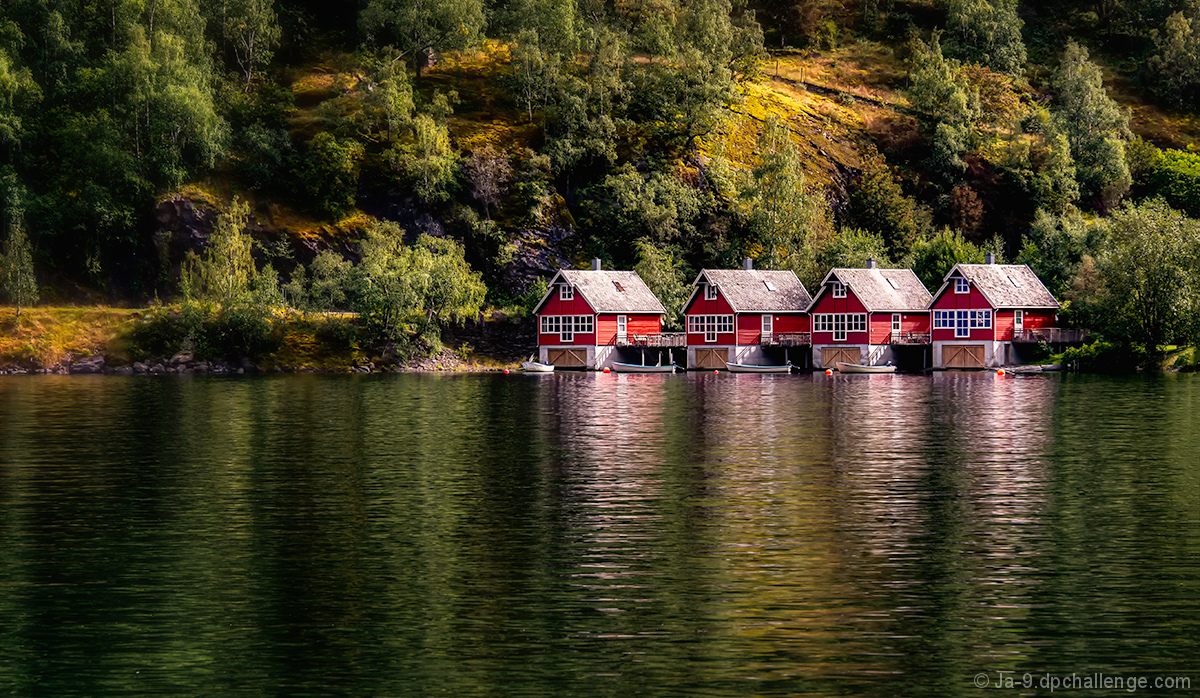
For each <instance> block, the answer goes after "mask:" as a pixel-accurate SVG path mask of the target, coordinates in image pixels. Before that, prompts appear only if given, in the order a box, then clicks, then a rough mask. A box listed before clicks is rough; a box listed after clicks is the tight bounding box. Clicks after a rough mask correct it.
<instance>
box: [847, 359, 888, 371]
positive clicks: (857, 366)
mask: <svg viewBox="0 0 1200 698" xmlns="http://www.w3.org/2000/svg"><path fill="white" fill-rule="evenodd" d="M837 370H838V373H895V372H896V367H895V366H893V365H891V364H888V365H886V366H864V365H863V364H845V363H842V362H841V361H839V362H837Z"/></svg>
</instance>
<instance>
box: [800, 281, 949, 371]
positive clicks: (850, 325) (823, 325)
mask: <svg viewBox="0 0 1200 698" xmlns="http://www.w3.org/2000/svg"><path fill="white" fill-rule="evenodd" d="M930 300H931V296H930V295H929V291H928V290H927V289H926V288H925V285H924V284H922V283H921V280H920V279H918V278H917V275H916V274H914V273H913V272H912V270H910V269H880V268H878V267H876V266H875V263H874V262H873V261H869V262H868V263H867V268H866V269H831V270H830V272H829V273H828V274H827V275H826V276H825V280H824V281H822V282H821V288H820V289H819V290H818V291H817V297H816V299H814V300H813V303H812V305H811V306H810V307H809V309H808V312H809V315H810V316H811V318H812V343H813V363H814V365H816V366H824V367H830V366H833V365H834V364H836V363H837V362H839V361H841V362H845V363H852V364H864V363H865V364H869V365H872V366H874V365H878V364H883V363H886V362H888V361H893V360H895V355H894V352H893V349H892V348H893V346H895V345H901V344H924V343H926V342H928V341H929V310H928V306H929V301H930Z"/></svg>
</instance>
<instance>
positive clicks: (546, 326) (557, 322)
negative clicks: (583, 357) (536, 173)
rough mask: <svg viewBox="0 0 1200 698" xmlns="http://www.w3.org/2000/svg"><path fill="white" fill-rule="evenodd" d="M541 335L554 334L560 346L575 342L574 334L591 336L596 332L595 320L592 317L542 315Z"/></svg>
mask: <svg viewBox="0 0 1200 698" xmlns="http://www.w3.org/2000/svg"><path fill="white" fill-rule="evenodd" d="M538 329H540V330H541V333H542V334H556V335H558V341H559V342H560V343H562V344H570V343H572V342H574V341H575V335H576V334H591V333H593V332H595V331H596V318H595V316H593V315H543V316H542V319H541V327H540V328H538Z"/></svg>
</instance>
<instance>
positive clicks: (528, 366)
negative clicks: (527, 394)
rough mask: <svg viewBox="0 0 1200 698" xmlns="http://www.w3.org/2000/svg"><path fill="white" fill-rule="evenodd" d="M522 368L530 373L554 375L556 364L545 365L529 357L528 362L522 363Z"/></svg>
mask: <svg viewBox="0 0 1200 698" xmlns="http://www.w3.org/2000/svg"><path fill="white" fill-rule="evenodd" d="M521 368H522V369H523V370H525V371H527V372H529V373H554V364H544V363H542V362H540V361H534V360H533V357H532V356H531V357H529V360H528V361H522V362H521Z"/></svg>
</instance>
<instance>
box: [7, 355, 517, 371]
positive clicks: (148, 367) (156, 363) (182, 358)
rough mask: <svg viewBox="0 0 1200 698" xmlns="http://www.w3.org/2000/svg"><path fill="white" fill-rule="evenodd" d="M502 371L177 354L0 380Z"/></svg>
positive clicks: (467, 364) (449, 363) (453, 358)
mask: <svg viewBox="0 0 1200 698" xmlns="http://www.w3.org/2000/svg"><path fill="white" fill-rule="evenodd" d="M504 370H506V367H505V366H494V365H485V364H482V363H480V362H478V361H472V360H469V359H464V358H463V357H461V356H459V355H458V354H457V353H455V352H453V351H449V350H446V351H443V352H442V353H441V354H438V355H435V356H432V357H426V358H422V359H415V360H412V361H407V362H403V363H392V364H376V363H374V362H367V363H365V364H360V365H353V366H344V367H339V368H312V367H309V366H295V367H281V366H272V367H262V366H256V365H254V364H253V363H251V362H250V361H249V360H247V359H243V360H242V361H240V362H229V361H220V360H217V361H214V360H209V359H201V358H197V357H195V356H193V355H192V354H191V353H189V352H183V351H181V352H178V353H177V354H175V355H174V356H171V357H160V358H158V359H153V360H147V361H135V362H133V363H132V364H127V363H108V361H107V360H106V358H105V357H104V356H81V357H72V358H71V359H69V360H63V361H60V362H58V363H56V364H54V365H52V366H46V367H36V368H25V367H21V366H7V367H0V376H20V375H59V376H65V375H111V376H209V375H211V376H241V375H248V374H267V373H468V372H469V373H495V372H500V371H504Z"/></svg>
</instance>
